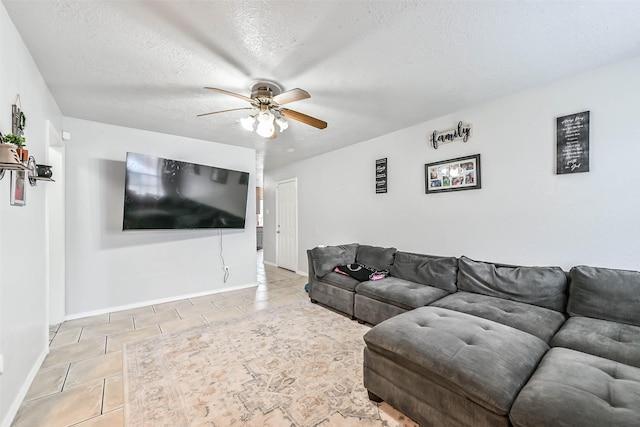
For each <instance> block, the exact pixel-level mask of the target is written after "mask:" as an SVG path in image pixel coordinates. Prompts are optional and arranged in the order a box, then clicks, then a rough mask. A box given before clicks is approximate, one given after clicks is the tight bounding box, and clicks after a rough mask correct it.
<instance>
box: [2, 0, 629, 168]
mask: <svg viewBox="0 0 640 427" xmlns="http://www.w3.org/2000/svg"><path fill="white" fill-rule="evenodd" d="M3 3H4V4H5V6H6V8H7V10H8V12H9V15H10V17H11V19H12V20H13V22H14V23H15V25H16V27H17V28H18V31H19V32H20V34H21V35H22V38H23V39H24V41H25V43H26V44H27V46H28V48H29V50H30V51H31V53H32V55H33V57H34V58H35V61H36V63H37V65H38V67H39V69H40V71H41V73H42V75H43V76H44V79H45V81H46V82H47V84H48V86H49V87H50V89H51V91H52V93H53V96H54V97H55V99H56V101H57V102H58V105H59V106H60V108H61V110H62V113H63V114H64V115H65V116H69V117H77V118H81V119H87V120H93V121H98V122H104V123H111V124H116V125H121V126H127V127H132V128H139V129H147V130H152V131H157V132H163V133H168V134H175V135H184V136H188V137H193V138H199V139H204V140H210V141H215V142H221V143H225V144H234V145H239V146H244V147H252V148H256V150H257V152H258V158H259V162H261V161H262V160H264V165H265V168H266V169H269V168H273V167H278V166H281V165H285V164H288V163H291V162H293V161H296V160H300V159H303V158H307V157H311V156H314V155H318V154H321V153H324V152H327V151H330V150H334V149H337V148H340V147H344V146H347V145H350V144H354V143H357V142H361V141H364V140H367V139H371V138H373V137H376V136H379V135H383V134H387V133H389V132H393V131H395V130H398V129H401V128H404V127H408V126H411V125H414V124H417V123H420V122H423V121H426V120H429V119H432V118H435V117H438V116H441V115H443V114H447V113H450V112H454V111H457V110H461V109H464V108H468V107H471V106H474V105H477V104H480V103H482V102H486V101H488V100H491V99H494V98H498V97H500V96H504V95H507V94H510V93H515V92H518V91H522V90H526V89H528V88H531V87H535V86H539V85H541V84H544V83H548V82H551V81H553V80H556V79H559V78H562V77H566V76H569V75H571V74H574V73H577V72H580V71H584V70H589V69H593V68H596V67H599V66H602V65H605V64H608V63H612V62H616V61H621V60H624V59H626V58H629V57H633V56H638V55H640V25H638V21H639V18H640V2H639V1H631V2H616V1H601V2H597V1H596V2H579V1H568V2H564V1H513V2H507V1H474V2H462V1H442V2H440V1H430V2H405V1H375V2H374V1H335V2H332V1H54V0H50V1H8V0H4V1H3ZM257 79H269V80H275V81H277V82H279V83H280V84H281V85H282V86H283V87H284V89H285V90H287V89H292V88H296V87H300V88H302V89H305V90H307V91H308V92H309V93H310V94H311V98H310V99H307V100H303V101H299V102H296V103H294V104H289V105H288V107H291V108H292V109H294V110H297V111H300V112H303V113H305V114H308V115H311V116H314V117H317V118H320V119H322V120H325V121H327V122H328V123H329V126H328V128H327V129H325V130H318V129H315V128H313V127H310V126H306V125H304V124H302V123H298V122H294V121H291V123H290V126H289V129H288V130H287V131H286V132H285V133H283V134H280V135H279V136H278V138H277V139H276V140H264V139H262V138H260V137H259V136H258V135H256V134H255V133H249V132H247V131H245V130H243V129H242V128H241V127H240V125H239V124H238V123H237V120H238V119H239V118H241V117H243V116H246V115H247V112H232V113H225V114H219V115H212V116H207V117H201V118H196V115H197V114H200V113H205V112H209V111H216V110H223V109H230V108H238V107H243V106H245V103H244V102H243V101H242V100H240V99H237V98H233V97H229V96H225V95H222V94H218V93H214V92H211V91H205V90H204V89H202V87H203V86H214V87H219V88H223V89H227V90H230V91H234V92H238V93H241V94H246V95H249V93H250V91H249V88H250V86H251V83H252V82H253V81H255V80H257ZM426 138H427V136H426V135H425V141H426ZM287 149H294V150H295V151H294V152H288V151H287Z"/></svg>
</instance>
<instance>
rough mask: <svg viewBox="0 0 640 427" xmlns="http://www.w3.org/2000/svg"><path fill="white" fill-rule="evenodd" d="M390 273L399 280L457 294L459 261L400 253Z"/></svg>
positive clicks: (397, 254) (450, 258)
mask: <svg viewBox="0 0 640 427" xmlns="http://www.w3.org/2000/svg"><path fill="white" fill-rule="evenodd" d="M389 273H390V274H391V275H392V276H395V277H397V278H399V279H404V280H408V281H410V282H415V283H420V284H422V285H429V286H435V287H436V288H440V289H442V290H445V291H449V292H455V291H456V276H457V274H458V259H457V258H455V257H437V256H431V255H419V254H411V253H408V252H400V251H398V252H396V258H395V260H394V261H393V265H392V266H391V270H390V271H389Z"/></svg>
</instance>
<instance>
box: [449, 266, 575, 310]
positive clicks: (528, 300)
mask: <svg viewBox="0 0 640 427" xmlns="http://www.w3.org/2000/svg"><path fill="white" fill-rule="evenodd" d="M458 290H461V291H467V292H474V293H477V294H483V295H489V296H492V297H498V298H505V299H510V300H513V301H519V302H523V303H525V304H533V305H537V306H540V307H545V308H549V309H551V310H555V311H559V312H564V311H565V306H566V303H567V295H566V292H567V276H566V274H565V272H564V271H562V269H561V268H560V267H519V266H507V265H500V264H491V263H488V262H480V261H474V260H472V259H469V258H467V257H464V256H463V257H461V258H460V260H459V262H458Z"/></svg>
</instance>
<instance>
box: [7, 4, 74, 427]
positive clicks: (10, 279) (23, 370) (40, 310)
mask: <svg viewBox="0 0 640 427" xmlns="http://www.w3.org/2000/svg"><path fill="white" fill-rule="evenodd" d="M17 94H20V99H21V104H22V110H23V111H24V113H25V115H26V116H27V126H26V128H25V137H26V141H27V148H28V149H29V151H30V154H31V155H33V156H34V157H35V158H36V160H37V161H38V162H39V163H46V161H47V155H48V147H47V146H46V145H47V144H46V141H47V125H46V123H47V120H50V121H51V123H53V124H54V125H55V126H56V127H58V128H60V127H61V126H60V125H61V123H62V115H61V113H60V110H59V109H58V107H57V105H56V103H55V101H54V100H53V97H52V96H51V93H50V92H49V90H48V88H47V86H46V84H45V82H44V80H43V79H42V76H41V75H40V73H39V71H38V68H37V67H36V65H35V63H34V62H33V59H32V58H31V55H30V53H29V51H28V50H27V48H26V46H25V45H24V43H23V42H22V39H21V38H20V35H19V34H18V32H17V31H16V29H15V27H14V26H13V23H12V22H11V19H10V18H9V16H8V15H7V12H6V9H5V7H4V5H2V4H0V131H2V133H3V134H5V133H10V132H11V105H12V104H14V103H15V100H16V95H17ZM54 173H55V171H54ZM49 185H55V184H53V183H47V184H44V183H41V184H38V186H37V187H30V186H28V185H27V188H26V202H27V205H26V206H25V207H17V206H10V205H9V187H10V173H9V172H7V173H6V174H5V177H4V178H3V179H2V181H0V354H2V355H4V373H3V374H2V375H0V425H2V426H8V425H9V423H10V422H11V420H12V419H13V417H14V415H15V413H16V411H17V410H18V407H19V405H20V403H21V401H22V399H23V398H24V396H25V394H26V392H27V389H28V387H29V385H30V383H31V380H32V379H33V377H34V375H35V373H36V372H37V370H38V368H39V367H40V364H41V362H42V359H43V358H44V356H46V354H47V351H48V339H49V331H48V318H47V312H48V304H47V291H48V290H47V286H48V276H47V255H46V254H47V245H46V243H47V239H46V214H45V212H46V202H45V200H46V195H47V189H48V186H49Z"/></svg>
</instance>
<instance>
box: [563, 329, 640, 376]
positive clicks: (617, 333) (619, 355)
mask: <svg viewBox="0 0 640 427" xmlns="http://www.w3.org/2000/svg"><path fill="white" fill-rule="evenodd" d="M551 346H552V347H566V348H571V349H573V350H577V351H581V352H583V353H589V354H593V355H594V356H600V357H604V358H606V359H611V360H615V361H617V362H620V363H625V364H627V365H632V366H635V367H637V368H640V327H639V326H632V325H626V324H624V323H616V322H609V321H607V320H600V319H591V318H589V317H572V318H570V319H569V320H568V321H567V323H565V324H564V325H563V326H562V328H560V331H558V333H557V334H556V336H555V337H553V340H552V341H551Z"/></svg>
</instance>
